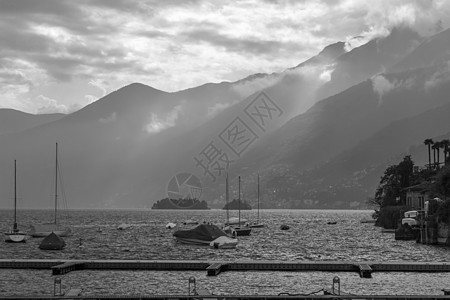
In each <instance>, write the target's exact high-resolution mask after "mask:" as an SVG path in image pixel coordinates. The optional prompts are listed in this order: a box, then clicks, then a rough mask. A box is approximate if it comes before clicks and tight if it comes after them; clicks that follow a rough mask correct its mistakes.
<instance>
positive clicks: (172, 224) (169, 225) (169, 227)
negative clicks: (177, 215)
mask: <svg viewBox="0 0 450 300" xmlns="http://www.w3.org/2000/svg"><path fill="white" fill-rule="evenodd" d="M175 227H177V224H175V223H172V222H170V223H167V225H166V228H167V229H173V228H175Z"/></svg>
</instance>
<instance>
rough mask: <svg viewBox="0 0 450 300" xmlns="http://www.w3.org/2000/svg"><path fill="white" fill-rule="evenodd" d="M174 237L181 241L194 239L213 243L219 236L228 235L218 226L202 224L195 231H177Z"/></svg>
mask: <svg viewBox="0 0 450 300" xmlns="http://www.w3.org/2000/svg"><path fill="white" fill-rule="evenodd" d="M173 236H174V237H176V238H180V239H192V240H201V241H205V242H211V241H213V240H215V239H217V238H218V237H219V236H227V234H226V233H225V232H223V231H222V230H221V229H220V228H219V227H217V226H216V225H211V224H201V225H198V226H197V227H195V228H193V229H187V230H178V231H175V232H174V233H173Z"/></svg>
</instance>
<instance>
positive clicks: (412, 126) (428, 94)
mask: <svg viewBox="0 0 450 300" xmlns="http://www.w3.org/2000/svg"><path fill="white" fill-rule="evenodd" d="M440 37H444V38H445V35H437V36H435V37H433V38H432V40H434V39H437V38H440ZM425 43H429V40H427V41H426V42H425ZM419 48H421V46H419ZM433 49H434V48H433ZM434 50H435V49H434ZM440 51H442V52H445V51H446V50H445V49H440ZM434 53H436V51H434ZM416 54H417V53H415V51H413V52H411V54H409V55H416ZM409 55H408V56H406V57H405V61H407V60H409V58H408V57H409ZM405 69H406V70H407V71H403V72H397V73H386V74H378V75H376V76H373V77H372V78H370V79H368V80H365V81H363V82H361V83H360V84H357V85H355V86H353V87H351V88H349V89H347V90H345V91H343V92H341V93H339V94H336V95H334V96H331V97H328V98H326V99H324V100H322V101H319V102H318V103H316V104H315V105H314V106H313V107H311V108H310V109H309V110H308V111H306V112H305V113H303V114H301V115H299V116H297V117H294V118H292V119H291V120H289V121H288V122H287V123H286V124H285V125H284V126H282V127H281V128H279V129H278V130H276V131H274V132H273V133H271V134H269V135H267V136H266V137H265V138H264V139H261V140H259V141H258V144H256V145H255V147H253V149H251V150H250V151H248V152H247V153H246V155H245V156H244V157H243V158H242V160H240V161H239V162H238V165H239V166H241V168H242V166H247V165H248V166H254V165H255V164H258V162H259V170H258V171H259V172H260V173H265V174H266V176H268V177H269V178H268V179H267V180H268V181H271V180H272V179H271V178H276V177H277V176H278V177H280V176H281V177H280V178H282V179H283V180H284V181H289V178H292V177H294V178H296V183H295V184H292V185H291V186H290V187H289V190H290V191H289V192H285V197H286V198H289V199H290V201H291V203H290V205H294V206H295V205H298V207H302V205H303V204H301V201H299V202H297V203H296V202H295V201H294V202H292V201H293V200H294V199H295V197H299V198H302V197H303V199H304V200H305V199H306V200H308V201H309V202H308V203H314V205H316V206H317V205H321V204H320V203H321V201H324V202H325V203H326V205H325V207H330V208H331V207H334V208H336V207H351V205H353V206H357V205H360V204H361V198H363V200H362V202H364V199H365V198H367V197H368V196H371V195H373V193H374V186H376V184H377V183H378V180H379V177H380V176H381V175H382V173H383V171H384V169H385V168H386V166H387V162H389V161H390V162H392V159H393V158H395V159H398V157H399V156H401V155H403V154H404V153H408V151H407V150H408V149H409V148H410V147H413V146H414V145H417V144H420V143H422V142H423V140H424V139H425V138H427V137H434V136H439V135H445V134H446V133H448V130H447V128H448V118H446V112H448V103H449V102H450V100H449V99H448V96H447V95H448V94H449V92H450V84H449V83H450V77H449V75H450V70H449V69H448V65H447V64H446V63H443V64H439V63H437V64H434V65H431V66H427V67H424V68H418V69H417V68H416V69H411V68H405ZM397 70H398V69H397ZM434 119H435V121H434V122H435V123H432V122H433V120H434ZM430 123H432V124H430ZM389 124H392V125H389ZM388 125H389V126H390V127H386V126H388ZM381 137H383V139H382V138H381ZM364 140H368V141H367V142H366V144H364V145H366V146H365V147H363V146H362V145H361V144H360V143H362V142H363V141H364ZM371 141H372V142H371ZM373 141H377V142H373ZM358 145H359V146H358ZM358 149H359V150H358ZM361 149H363V150H361ZM341 153H346V154H347V155H346V156H340V155H341ZM372 156H374V157H376V159H371V157H372ZM421 158H423V156H421ZM413 159H414V157H413ZM419 161H423V159H420V160H419ZM260 162H263V163H260ZM352 164H355V166H353V165H352ZM238 169H239V168H238ZM273 170H278V171H276V172H274V171H273ZM369 170H370V172H369ZM367 172H369V173H370V176H372V177H370V176H368V175H364V176H362V175H361V174H365V173H367ZM250 173H251V172H250ZM280 174H282V175H280ZM354 174H357V176H355V175H354ZM358 176H360V177H362V178H363V179H361V180H359V181H358V182H357V183H355V182H354V179H355V178H354V177H358ZM283 180H282V181H283ZM280 184H281V183H280ZM349 185H350V186H353V187H355V186H358V189H357V190H358V193H356V192H355V191H356V190H355V189H353V190H351V192H349V189H346V188H343V187H344V186H349ZM337 186H339V187H340V188H339V190H336V187H337ZM300 187H301V188H300ZM286 190H288V188H286ZM300 195H301V196H300ZM355 198H356V199H355ZM330 201H331V202H333V203H330ZM288 202H289V201H288ZM322 204H323V203H322ZM350 204H351V205H350Z"/></svg>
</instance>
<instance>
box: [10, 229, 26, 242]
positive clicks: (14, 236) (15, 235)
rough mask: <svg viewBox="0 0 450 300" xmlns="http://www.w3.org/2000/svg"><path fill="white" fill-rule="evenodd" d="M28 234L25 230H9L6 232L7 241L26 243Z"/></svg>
mask: <svg viewBox="0 0 450 300" xmlns="http://www.w3.org/2000/svg"><path fill="white" fill-rule="evenodd" d="M26 238H27V234H26V233H23V232H8V233H5V242H8V243H24V242H25V241H26Z"/></svg>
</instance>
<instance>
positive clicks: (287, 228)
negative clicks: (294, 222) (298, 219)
mask: <svg viewBox="0 0 450 300" xmlns="http://www.w3.org/2000/svg"><path fill="white" fill-rule="evenodd" d="M289 228H290V227H289V225H286V224H283V225H281V226H280V229H281V230H289Z"/></svg>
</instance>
